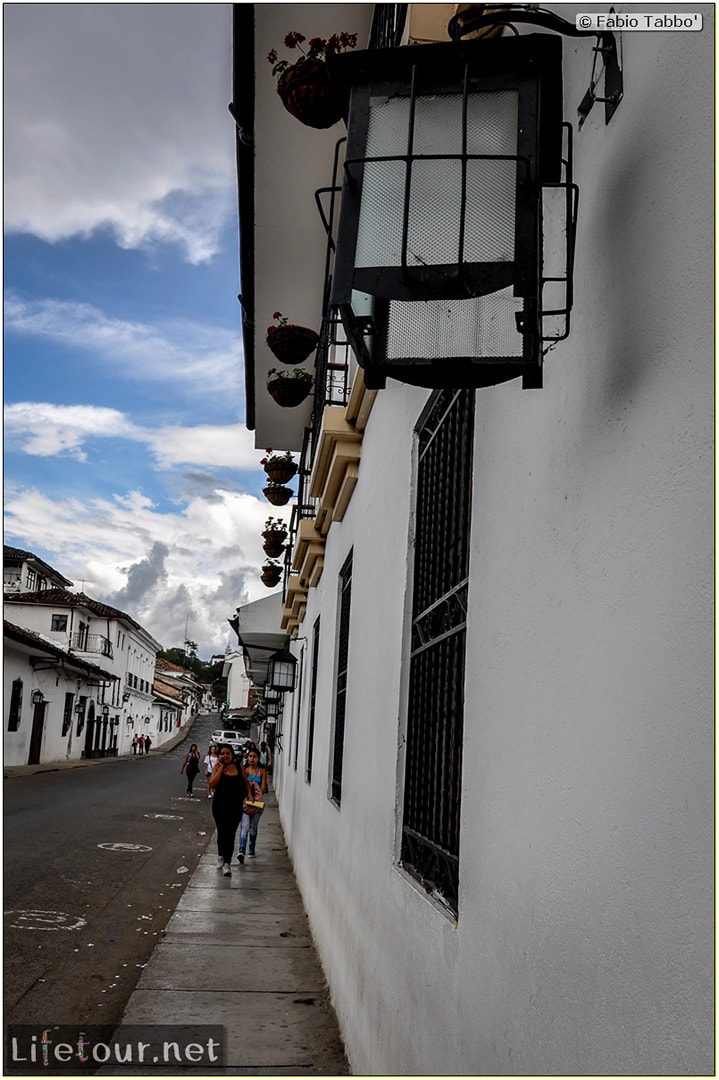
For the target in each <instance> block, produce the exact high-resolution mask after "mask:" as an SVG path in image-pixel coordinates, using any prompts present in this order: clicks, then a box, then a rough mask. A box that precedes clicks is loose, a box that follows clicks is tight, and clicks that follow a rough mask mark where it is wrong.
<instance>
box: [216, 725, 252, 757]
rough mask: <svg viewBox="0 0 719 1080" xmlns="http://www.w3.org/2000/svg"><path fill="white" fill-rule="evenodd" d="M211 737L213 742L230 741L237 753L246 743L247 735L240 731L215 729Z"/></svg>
mask: <svg viewBox="0 0 719 1080" xmlns="http://www.w3.org/2000/svg"><path fill="white" fill-rule="evenodd" d="M210 738H211V739H212V742H213V743H228V744H229V745H230V746H231V747H232V749H233V750H234V751H235V753H236V754H239V752H240V750H241V749H242V747H243V746H244V743H245V736H244V735H241V734H240V732H239V731H224V730H218V731H213V732H212V735H211V736H210Z"/></svg>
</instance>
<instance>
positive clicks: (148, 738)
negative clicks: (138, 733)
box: [145, 735, 152, 754]
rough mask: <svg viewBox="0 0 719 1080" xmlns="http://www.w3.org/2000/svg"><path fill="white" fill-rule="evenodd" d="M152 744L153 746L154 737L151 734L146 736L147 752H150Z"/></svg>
mask: <svg viewBox="0 0 719 1080" xmlns="http://www.w3.org/2000/svg"><path fill="white" fill-rule="evenodd" d="M151 746H152V739H151V738H150V736H149V735H146V736H145V753H146V754H149V753H150V747H151Z"/></svg>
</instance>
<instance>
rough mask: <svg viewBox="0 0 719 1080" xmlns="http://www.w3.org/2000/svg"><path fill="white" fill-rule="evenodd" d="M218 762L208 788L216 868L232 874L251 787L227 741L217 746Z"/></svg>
mask: <svg viewBox="0 0 719 1080" xmlns="http://www.w3.org/2000/svg"><path fill="white" fill-rule="evenodd" d="M217 758H218V761H217V764H216V765H215V767H214V769H213V770H212V776H211V777H210V780H209V787H210V791H211V793H212V816H213V818H214V819H215V825H216V827H217V869H218V870H221V871H222V873H223V874H224V876H225V877H230V875H231V873H232V869H231V867H230V863H231V861H232V852H233V851H234V850H235V837H236V836H237V829H238V826H239V824H240V819H241V818H242V807H243V804H244V801H245V799H249V798H251V788H250V785H249V784H248V783H247V774H246V773H245V769H244V766H243V765H242V763H241V762H239V761H236V760H235V754H234V751H233V749H232V747H231V746H228V744H227V743H220V745H219V746H218V747H217Z"/></svg>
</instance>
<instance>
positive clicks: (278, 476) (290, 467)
mask: <svg viewBox="0 0 719 1080" xmlns="http://www.w3.org/2000/svg"><path fill="white" fill-rule="evenodd" d="M264 469H265V472H266V473H267V478H268V480H269V481H270V482H271V483H272V484H288V483H289V482H290V480H291V479H292V477H293V476H294V475H295V474H296V472H297V465H296V464H295V462H294V461H291V462H287V464H286V465H284V464H283V465H265V466H264Z"/></svg>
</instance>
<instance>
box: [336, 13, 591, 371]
mask: <svg viewBox="0 0 719 1080" xmlns="http://www.w3.org/2000/svg"><path fill="white" fill-rule="evenodd" d="M335 77H336V78H337V79H338V80H342V81H344V83H345V84H346V87H347V88H348V89H350V90H351V98H350V107H349V114H348V122H347V128H348V134H347V147H346V157H345V164H344V180H343V187H342V203H341V214H340V222H339V231H338V235H337V246H336V255H335V263H334V274H333V289H332V298H331V299H332V303H333V304H334V305H336V306H337V307H339V309H340V312H341V314H342V318H343V322H344V325H345V329H346V331H347V334H348V337H349V339H350V341H351V343H352V346H353V348H354V350H355V353H356V355H357V358H358V362H359V363H360V365H361V366H362V367H363V368H364V369H365V382H366V384H367V386H368V387H369V388H371V389H380V388H382V387H383V386H384V385H385V380H386V378H387V376H391V377H392V378H395V379H398V380H400V381H402V382H406V383H412V384H414V385H419V386H427V387H441V386H469V387H472V386H490V385H493V384H495V383H499V382H504V381H505V380H507V379H512V378H515V377H517V376H522V377H523V381H524V386H526V387H533V386H541V374H542V342H543V341H548V340H559V339H560V338H561V337H564V336H566V333H567V332H568V326H567V329H566V332H565V333H563V334H559V335H555V336H554V337H549V336H547V335H546V334H545V331H544V324H543V319H544V318H545V317H546V316H547V315H548V314H551V315H565V316H566V319H567V321H568V309H569V307H570V306H571V299H570V296H571V286H570V280H569V279H570V265H569V264H570V258H571V250H572V249H573V226H574V220H573V219H574V216H575V212H576V205H575V189H574V185H572V183H571V176H570V163H569V162H568V154H567V156H566V157H565V152H564V143H565V127H566V128H568V125H564V124H563V121H562V42H561V39H560V38H558V37H554V36H553V35H551V34H527V35H523V36H517V37H511V38H501V39H491V40H488V39H484V40H476V41H467V42H464V41H455V42H451V43H448V44H440V45H422V46H407V47H402V48H398V49H382V50H369V51H366V52H361V53H348V54H345V55H343V56H340V57H337V58H335V59H334V63H333V78H335ZM546 187H563V188H565V197H564V199H563V200H562V201H563V204H564V209H566V217H567V222H566V264H567V265H566V267H563V271H564V270H566V274H565V273H562V274H561V275H557V276H556V277H551V278H548V277H545V276H544V273H545V271H544V269H543V252H542V247H543V213H542V207H543V190H544V189H545V188H546ZM563 212H564V211H563ZM547 281H555V282H559V281H562V282H563V283H564V286H565V287H566V300H567V303H566V310H565V309H564V308H562V310H561V311H560V310H553V311H551V312H547V311H543V306H542V291H543V287H544V284H545V282H547Z"/></svg>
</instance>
